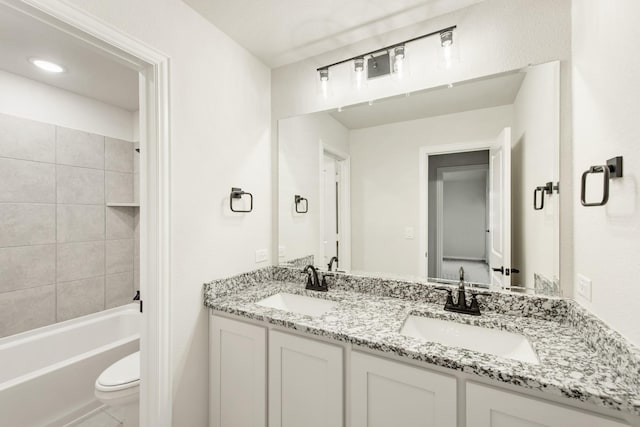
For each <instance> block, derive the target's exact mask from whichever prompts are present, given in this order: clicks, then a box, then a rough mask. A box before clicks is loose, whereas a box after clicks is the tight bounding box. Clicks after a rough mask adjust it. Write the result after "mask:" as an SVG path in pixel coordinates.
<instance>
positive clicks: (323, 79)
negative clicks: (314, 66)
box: [318, 67, 329, 98]
mask: <svg viewBox="0 0 640 427" xmlns="http://www.w3.org/2000/svg"><path fill="white" fill-rule="evenodd" d="M318 73H319V74H320V92H321V93H322V97H323V98H327V96H328V95H329V68H328V67H326V68H318Z"/></svg>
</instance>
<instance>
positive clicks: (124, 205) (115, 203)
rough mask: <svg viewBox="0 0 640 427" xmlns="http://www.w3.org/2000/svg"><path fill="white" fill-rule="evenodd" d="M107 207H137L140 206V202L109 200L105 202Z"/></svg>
mask: <svg viewBox="0 0 640 427" xmlns="http://www.w3.org/2000/svg"><path fill="white" fill-rule="evenodd" d="M107 207H109V208H139V207H140V203H135V202H126V203H117V202H110V203H107Z"/></svg>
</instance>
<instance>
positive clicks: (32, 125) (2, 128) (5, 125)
mask: <svg viewBox="0 0 640 427" xmlns="http://www.w3.org/2000/svg"><path fill="white" fill-rule="evenodd" d="M55 140H56V128H55V126H53V125H49V124H46V123H40V122H35V121H33V120H26V119H21V118H18V117H12V116H7V115H5V114H0V156H2V157H12V158H14V159H25V160H37V161H39V162H49V163H53V162H55V159H56V151H55V150H56V145H55Z"/></svg>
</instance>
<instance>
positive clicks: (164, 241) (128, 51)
mask: <svg viewBox="0 0 640 427" xmlns="http://www.w3.org/2000/svg"><path fill="white" fill-rule="evenodd" d="M0 4H3V5H5V6H8V7H10V8H13V9H14V10H17V11H19V12H22V13H25V14H27V15H29V16H31V17H33V18H35V19H38V20H40V21H42V22H44V23H47V24H49V25H51V26H53V27H55V28H57V29H59V30H60V31H63V32H65V33H67V34H69V35H71V36H74V37H76V38H77V39H79V40H81V41H83V42H85V43H88V44H91V45H93V46H94V47H96V48H97V49H100V50H102V51H104V52H105V53H106V54H108V55H110V56H111V57H112V58H114V60H117V61H119V62H121V63H123V64H124V65H127V66H129V67H130V68H132V69H134V70H136V71H138V72H139V73H140V86H139V90H140V124H141V126H140V148H141V150H140V151H141V153H140V201H141V203H140V205H141V206H140V288H141V289H140V290H141V294H142V296H143V299H144V301H145V303H146V304H145V305H144V308H145V310H144V313H143V315H142V325H141V333H140V335H141V338H140V350H141V353H140V355H141V370H140V379H141V381H140V425H150V426H155V427H170V426H171V422H172V406H173V405H172V393H173V392H172V377H171V371H172V369H171V323H170V318H171V298H170V297H171V294H170V291H171V276H170V274H171V270H170V266H171V250H170V248H171V246H170V236H171V234H170V231H171V222H170V220H171V218H170V212H171V211H170V207H171V205H170V169H171V158H170V154H171V145H170V142H171V141H170V126H169V123H170V104H169V91H170V86H169V68H170V67H169V65H170V60H169V56H168V55H165V54H164V53H162V52H160V51H158V50H156V49H155V48H152V47H150V46H148V45H146V44H144V43H142V42H141V41H139V40H137V39H134V38H132V37H131V36H129V35H128V34H126V33H124V32H122V31H120V30H118V29H116V28H115V27H113V26H112V25H109V24H108V23H105V22H104V21H101V20H99V19H97V18H95V17H93V16H91V15H89V14H88V13H87V12H85V11H84V10H82V9H80V8H78V7H76V6H74V5H71V4H69V3H66V2H64V1H62V0H0Z"/></svg>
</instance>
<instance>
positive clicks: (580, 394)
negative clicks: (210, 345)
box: [204, 267, 640, 415]
mask: <svg viewBox="0 0 640 427" xmlns="http://www.w3.org/2000/svg"><path fill="white" fill-rule="evenodd" d="M276 269H277V267H276ZM265 271H266V270H265ZM265 271H260V272H258V273H257V274H254V275H253V276H251V275H243V276H239V277H236V278H232V279H228V280H226V281H216V282H212V283H209V284H205V290H204V291H205V305H206V306H207V307H209V308H211V309H213V310H216V311H219V312H224V313H229V314H234V315H238V316H241V317H244V318H247V319H252V320H256V321H264V322H268V323H269V324H273V325H277V326H280V327H283V328H287V329H292V330H296V331H300V332H305V333H308V334H312V335H318V336H323V337H327V338H330V339H334V340H336V341H340V342H346V343H351V344H353V345H356V346H361V347H366V348H369V349H372V350H377V351H381V352H384V353H391V354H394V355H398V356H401V357H406V358H409V359H413V360H417V361H421V362H426V363H430V364H433V365H437V366H441V367H444V368H450V369H454V370H457V371H462V372H465V373H469V374H474V375H478V376H480V377H484V378H488V379H492V380H496V381H499V382H503V383H507V384H512V385H516V386H521V387H525V388H528V389H532V390H539V391H543V392H545V393H550V394H554V395H559V396H565V397H568V398H571V399H576V400H579V401H582V402H588V403H592V404H595V405H598V406H601V407H606V408H611V409H615V410H620V411H624V412H629V413H631V414H633V415H640V380H639V378H640V372H638V366H640V356H638V353H637V351H636V350H637V349H635V348H630V349H627V348H624V349H622V348H621V345H624V344H625V343H624V342H623V343H622V344H620V342H619V340H618V338H619V337H618V336H617V335H615V334H614V336H612V335H611V334H608V335H607V333H608V331H606V330H605V331H601V332H598V333H601V334H602V335H603V336H602V337H595V338H593V337H592V338H589V337H588V336H585V331H584V330H581V328H579V327H578V328H576V327H574V324H576V323H581V322H586V321H589V319H585V316H586V315H585V313H584V312H582V311H580V309H577V308H575V307H571V302H570V301H569V300H562V299H549V300H546V299H544V298H541V297H535V298H529V299H528V300H527V299H524V300H523V299H522V298H520V297H516V296H514V297H513V298H512V300H513V301H512V300H511V299H510V297H509V296H504V295H501V294H500V295H497V298H498V299H497V301H500V303H501V306H508V305H509V304H514V305H517V306H520V307H521V308H522V306H523V304H524V305H526V304H527V302H531V303H532V304H534V305H535V303H537V304H538V308H539V309H540V310H538V311H533V312H531V310H530V309H529V310H524V309H518V310H513V309H509V307H507V308H504V307H502V308H504V309H495V310H493V309H492V308H493V307H492V305H491V302H488V303H485V304H483V305H484V307H482V305H481V308H484V309H485V311H484V312H483V314H482V316H469V315H461V314H456V313H451V312H447V311H444V310H443V304H442V303H438V304H436V303H434V302H435V301H434V298H438V299H441V300H444V297H443V296H442V295H441V294H440V293H437V292H433V291H432V290H433V287H429V286H428V285H422V288H420V289H423V288H426V289H428V291H431V293H430V295H434V296H433V297H432V298H412V296H414V295H411V294H407V291H406V290H403V293H401V295H402V296H401V297H390V296H388V295H385V294H389V289H393V290H394V291H395V292H397V289H398V288H399V287H400V288H402V286H400V285H398V282H393V283H391V284H388V283H386V284H385V283H381V282H384V281H380V283H377V284H376V285H372V286H371V290H370V291H367V292H361V291H355V290H353V289H354V286H345V285H342V286H341V285H340V283H335V284H334V283H332V285H331V288H330V290H329V292H326V293H324V292H314V291H307V290H305V289H304V285H303V282H302V281H296V282H294V281H292V280H291V279H292V277H287V275H286V274H285V275H284V277H276V276H278V275H277V274H276V275H275V276H274V274H273V271H272V272H269V273H266V272H265ZM280 276H282V275H280ZM274 277H276V278H279V279H280V280H275V279H274ZM294 277H295V275H294ZM247 278H249V279H248V280H247ZM369 280H372V279H369ZM347 282H349V283H352V282H353V279H348V280H347ZM385 286H386V288H385ZM414 286H415V285H414ZM356 288H357V287H356ZM383 289H384V290H385V291H381V290H383ZM407 289H415V287H414V288H412V287H411V286H408V287H407ZM279 292H286V293H292V294H299V295H308V296H313V297H316V298H323V299H328V300H333V301H336V302H337V303H338V304H337V305H336V306H335V308H333V309H331V310H329V311H328V312H326V313H324V314H323V315H322V316H319V317H310V316H307V315H302V314H295V313H290V312H287V311H282V310H277V309H272V308H268V307H263V306H260V305H257V304H255V303H256V302H257V301H259V300H261V299H263V298H266V297H268V296H271V295H274V294H276V293H279ZM488 299H492V298H488ZM425 301H426V302H425ZM436 301H437V300H436ZM505 301H507V303H505ZM514 301H515V302H514ZM523 301H524V302H523ZM494 302H495V301H494ZM549 307H552V308H553V309H552V310H550V309H549ZM576 310H577V312H576ZM571 311H574V313H573V315H572V316H570V312H571ZM514 312H515V313H527V315H526V316H525V315H522V314H520V315H514V314H513V313H514ZM540 313H543V314H544V315H542V314H540ZM410 314H414V315H418V316H426V317H433V318H438V319H446V320H451V321H454V322H459V323H467V324H472V325H477V326H484V327H489V328H498V329H503V330H507V331H511V332H516V333H519V334H522V335H524V336H525V337H527V338H528V339H529V341H530V343H531V345H532V346H533V348H534V350H535V352H536V354H537V356H538V359H539V361H540V364H538V365H535V364H529V363H524V362H520V361H517V360H512V359H507V358H502V357H498V356H494V355H490V354H486V353H479V352H476V351H472V350H466V349H463V348H459V347H449V346H445V345H442V344H439V343H434V342H428V341H424V340H420V339H416V338H411V337H407V336H403V335H400V333H399V331H400V328H401V327H402V325H403V323H404V320H405V319H406V317H407V316H408V315H410ZM594 321H595V322H598V320H597V319H594ZM596 326H601V325H596ZM587 329H589V328H587ZM600 329H602V328H600ZM594 330H599V329H597V328H596V329H593V328H592V329H590V330H589V332H588V333H589V334H590V335H591V336H594V335H597V334H595V333H593V331H594ZM612 343H614V344H615V345H614V344H612ZM623 350H624V351H623ZM609 351H610V353H608V352H609ZM626 351H628V352H629V353H628V354H627V353H625V352H626ZM629 359H632V360H629Z"/></svg>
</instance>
